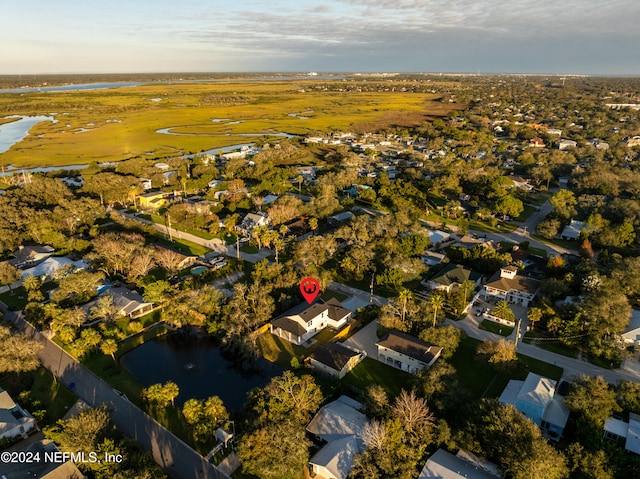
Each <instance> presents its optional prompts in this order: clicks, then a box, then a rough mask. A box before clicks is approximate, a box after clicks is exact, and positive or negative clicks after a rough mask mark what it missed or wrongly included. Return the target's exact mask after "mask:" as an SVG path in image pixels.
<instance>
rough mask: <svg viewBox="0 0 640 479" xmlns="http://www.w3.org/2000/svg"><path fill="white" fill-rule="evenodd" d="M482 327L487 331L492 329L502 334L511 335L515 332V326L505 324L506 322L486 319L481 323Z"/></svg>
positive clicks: (493, 331)
mask: <svg viewBox="0 0 640 479" xmlns="http://www.w3.org/2000/svg"><path fill="white" fill-rule="evenodd" d="M480 329H484V330H485V331H491V332H492V333H496V334H499V335H500V336H505V337H506V336H509V335H510V334H511V333H512V332H513V328H512V327H509V326H505V325H504V324H498V323H496V322H494V321H489V320H488V319H485V320H484V321H482V322H481V323H480Z"/></svg>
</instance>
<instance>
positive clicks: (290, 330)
mask: <svg viewBox="0 0 640 479" xmlns="http://www.w3.org/2000/svg"><path fill="white" fill-rule="evenodd" d="M350 317H351V311H349V310H348V309H345V308H343V307H342V304H340V301H338V300H337V299H335V298H331V299H330V300H329V301H327V302H321V301H319V302H316V303H313V304H312V305H310V306H308V307H307V308H305V309H303V310H300V306H298V307H296V308H293V309H291V310H289V311H288V312H287V313H285V314H284V315H283V316H280V317H279V318H276V319H274V320H273V321H271V324H270V325H269V329H270V331H271V334H274V335H276V336H279V337H281V338H282V339H286V340H287V341H289V342H290V343H293V344H296V345H298V346H299V345H301V344H302V343H304V342H305V341H308V340H309V339H311V338H312V337H313V336H315V335H316V334H318V333H319V332H320V331H322V330H323V329H324V328H326V327H329V328H332V329H336V330H338V329H341V328H342V327H343V326H345V325H346V324H347V321H348V320H349V318H350Z"/></svg>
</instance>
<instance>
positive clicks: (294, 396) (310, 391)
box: [264, 371, 323, 424]
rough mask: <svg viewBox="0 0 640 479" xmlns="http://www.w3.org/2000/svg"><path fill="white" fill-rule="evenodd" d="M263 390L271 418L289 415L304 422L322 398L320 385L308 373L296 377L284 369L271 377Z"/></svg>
mask: <svg viewBox="0 0 640 479" xmlns="http://www.w3.org/2000/svg"><path fill="white" fill-rule="evenodd" d="M264 390H265V393H266V395H267V409H268V411H269V414H270V416H271V418H272V420H273V419H275V418H278V417H282V418H285V417H289V418H291V419H296V420H298V421H299V422H300V424H306V423H307V422H308V421H309V419H310V417H311V414H313V413H314V412H315V411H316V410H317V409H318V408H319V407H320V404H321V403H322V400H323V396H322V391H321V390H320V387H319V386H318V385H316V383H315V381H314V380H313V376H311V375H309V374H303V375H302V376H300V377H298V376H296V375H295V374H294V373H293V372H291V371H285V372H284V373H283V374H282V376H277V377H275V378H273V379H272V380H271V382H270V383H269V384H268V385H267V386H266V387H265V388H264Z"/></svg>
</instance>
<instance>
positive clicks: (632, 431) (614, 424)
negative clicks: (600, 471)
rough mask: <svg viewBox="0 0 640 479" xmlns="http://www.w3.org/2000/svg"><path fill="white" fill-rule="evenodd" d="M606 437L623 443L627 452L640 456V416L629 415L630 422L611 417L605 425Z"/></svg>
mask: <svg viewBox="0 0 640 479" xmlns="http://www.w3.org/2000/svg"><path fill="white" fill-rule="evenodd" d="M604 437H605V438H606V439H609V440H611V441H616V442H623V441H624V448H625V449H626V450H627V451H630V452H633V453H635V454H640V415H638V414H634V413H629V422H625V421H621V420H620V419H615V418H612V417H610V418H609V419H607V420H606V422H605V423H604Z"/></svg>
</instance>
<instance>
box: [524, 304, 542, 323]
mask: <svg viewBox="0 0 640 479" xmlns="http://www.w3.org/2000/svg"><path fill="white" fill-rule="evenodd" d="M527 318H529V321H531V325H532V326H535V324H536V323H537V322H538V321H540V320H541V319H542V309H540V308H531V309H530V310H529V311H528V312H527Z"/></svg>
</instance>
